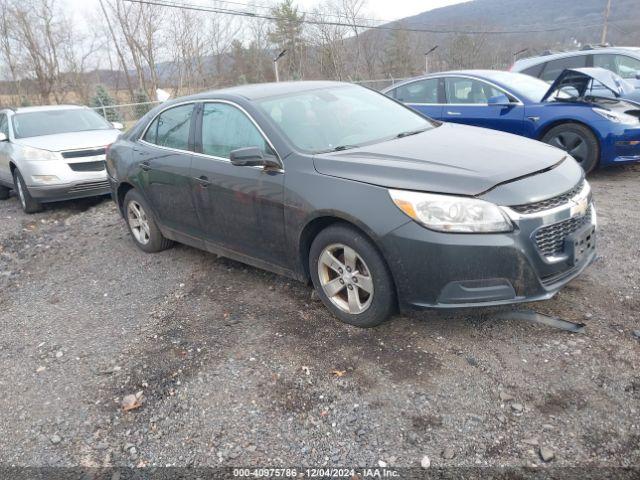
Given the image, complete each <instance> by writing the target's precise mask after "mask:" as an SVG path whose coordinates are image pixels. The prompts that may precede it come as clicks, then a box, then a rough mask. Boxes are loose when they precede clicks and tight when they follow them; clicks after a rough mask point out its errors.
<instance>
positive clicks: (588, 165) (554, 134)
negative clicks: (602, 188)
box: [542, 123, 600, 173]
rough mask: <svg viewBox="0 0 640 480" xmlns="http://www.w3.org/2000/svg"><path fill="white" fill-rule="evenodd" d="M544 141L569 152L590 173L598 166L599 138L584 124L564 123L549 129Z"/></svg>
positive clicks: (543, 138)
mask: <svg viewBox="0 0 640 480" xmlns="http://www.w3.org/2000/svg"><path fill="white" fill-rule="evenodd" d="M542 141H543V142H545V143H548V144H549V145H553V146H554V147H558V148H560V149H562V150H564V151H565V152H567V153H569V154H570V155H571V156H572V157H573V158H575V159H576V161H577V162H578V163H579V164H580V166H581V167H582V169H583V170H584V171H585V172H586V173H589V172H591V171H593V170H594V169H595V168H596V167H597V166H598V159H599V157H600V145H599V143H598V139H597V138H596V136H595V135H594V134H593V132H592V131H591V130H589V129H588V128H587V127H585V126H584V125H579V124H577V123H564V124H562V125H558V126H556V127H553V128H552V129H551V130H549V131H548V132H547V133H546V134H545V135H544V137H542Z"/></svg>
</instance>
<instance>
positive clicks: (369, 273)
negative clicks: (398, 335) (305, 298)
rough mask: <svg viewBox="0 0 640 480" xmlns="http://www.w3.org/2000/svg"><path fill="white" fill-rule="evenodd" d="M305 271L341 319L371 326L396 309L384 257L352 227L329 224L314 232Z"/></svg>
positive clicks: (323, 299)
mask: <svg viewBox="0 0 640 480" xmlns="http://www.w3.org/2000/svg"><path fill="white" fill-rule="evenodd" d="M327 253H330V254H331V255H332V257H331V256H328V255H327ZM354 259H355V260H354ZM335 261H337V263H336V262H335ZM329 264H331V265H332V266H331V267H330V266H329ZM349 269H351V270H350V271H348V270H349ZM309 272H310V273H311V280H312V282H313V286H314V288H315V289H316V292H317V293H318V296H319V297H320V299H321V300H322V302H323V303H324V304H325V306H326V307H327V308H328V309H329V310H330V311H331V312H332V313H333V314H334V315H335V316H336V317H338V318H339V319H340V320H341V321H342V322H344V323H348V324H350V325H355V326H356V327H362V328H370V327H375V326H377V325H380V324H381V323H382V322H384V321H385V320H387V319H388V318H389V317H390V316H391V315H392V314H393V313H394V312H395V310H396V294H395V289H394V285H393V280H392V278H391V274H390V273H389V269H388V268H387V264H386V263H385V261H384V258H383V257H382V255H380V253H379V252H378V250H377V249H376V247H375V246H374V245H373V244H372V243H371V241H370V240H369V239H368V238H366V237H365V236H364V235H363V234H362V233H360V232H359V231H358V230H356V229H354V228H352V227H349V226H347V225H332V226H329V227H327V228H326V229H324V230H322V231H321V232H320V233H319V234H318V235H317V236H316V238H315V239H314V240H313V243H312V244H311V249H310V251H309ZM341 272H342V273H341ZM330 295H331V296H330Z"/></svg>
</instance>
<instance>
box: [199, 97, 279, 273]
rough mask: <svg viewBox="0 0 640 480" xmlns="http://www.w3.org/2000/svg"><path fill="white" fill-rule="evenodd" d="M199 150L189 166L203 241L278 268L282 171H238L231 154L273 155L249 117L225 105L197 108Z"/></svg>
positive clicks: (254, 168)
mask: <svg viewBox="0 0 640 480" xmlns="http://www.w3.org/2000/svg"><path fill="white" fill-rule="evenodd" d="M199 118H200V119H201V120H199V121H200V122H201V128H200V129H198V130H199V131H201V133H200V135H199V137H200V138H199V139H200V142H198V143H200V145H199V150H200V152H199V153H198V154H196V155H195V156H194V159H193V162H192V168H191V177H192V178H191V181H192V184H193V192H194V201H195V204H196V206H197V209H198V214H199V216H200V222H201V225H202V229H203V230H204V231H205V232H206V235H207V239H208V240H209V241H210V242H212V243H214V244H216V245H218V246H222V247H224V248H227V249H229V250H231V251H233V252H236V253H240V254H243V255H248V256H251V257H254V258H257V259H259V260H262V261H266V262H268V263H271V264H276V265H282V263H283V259H284V258H285V255H284V252H285V249H284V246H285V245H284V244H285V242H284V205H283V195H284V193H283V189H284V172H282V171H281V170H266V169H264V168H262V167H239V166H235V165H233V164H232V163H231V161H230V160H229V157H230V153H231V152H232V151H233V150H236V149H239V148H244V147H258V148H260V149H261V150H262V151H263V153H264V154H265V155H275V151H273V148H272V147H271V146H270V144H269V143H268V142H267V140H266V139H265V137H264V135H263V134H262V133H261V132H260V130H259V129H258V128H257V127H256V125H255V124H254V122H253V121H252V120H251V119H250V118H249V116H248V115H247V114H246V113H245V112H244V111H243V110H241V109H240V108H238V107H237V106H235V105H233V104H230V103H226V102H207V103H204V105H203V106H202V111H201V115H199Z"/></svg>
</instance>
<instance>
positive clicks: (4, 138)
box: [0, 132, 9, 142]
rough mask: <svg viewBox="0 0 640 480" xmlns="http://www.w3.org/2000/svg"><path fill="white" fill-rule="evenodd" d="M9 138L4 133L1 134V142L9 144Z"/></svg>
mask: <svg viewBox="0 0 640 480" xmlns="http://www.w3.org/2000/svg"><path fill="white" fill-rule="evenodd" d="M8 141H9V138H8V137H7V136H6V135H5V134H4V133H2V132H0V142H8Z"/></svg>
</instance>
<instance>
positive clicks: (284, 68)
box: [269, 0, 305, 80]
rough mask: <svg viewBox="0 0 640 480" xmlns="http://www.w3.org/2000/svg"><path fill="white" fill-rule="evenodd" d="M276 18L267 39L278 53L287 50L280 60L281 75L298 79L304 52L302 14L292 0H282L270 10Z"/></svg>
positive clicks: (300, 75) (300, 74)
mask: <svg viewBox="0 0 640 480" xmlns="http://www.w3.org/2000/svg"><path fill="white" fill-rule="evenodd" d="M271 15H273V16H274V17H275V18H276V20H275V22H274V26H273V28H272V29H271V30H270V31H269V40H270V41H271V43H273V44H274V45H275V46H276V48H277V49H278V53H279V52H281V51H282V50H287V55H286V56H285V57H284V58H283V59H281V60H280V62H279V65H280V72H282V74H283V75H282V77H285V78H288V79H293V80H299V79H301V78H302V76H303V71H302V63H303V56H304V52H305V39H304V35H303V34H304V30H303V26H304V24H303V23H302V21H303V20H304V14H300V13H298V7H296V6H294V5H293V0H283V1H282V3H280V4H279V5H277V6H276V7H275V8H273V9H272V10H271Z"/></svg>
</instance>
